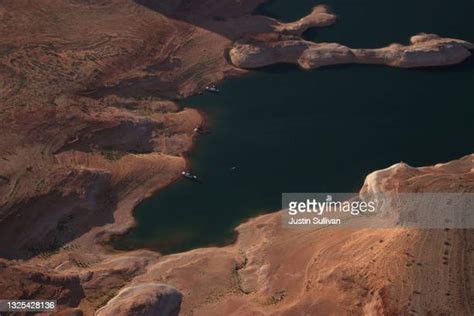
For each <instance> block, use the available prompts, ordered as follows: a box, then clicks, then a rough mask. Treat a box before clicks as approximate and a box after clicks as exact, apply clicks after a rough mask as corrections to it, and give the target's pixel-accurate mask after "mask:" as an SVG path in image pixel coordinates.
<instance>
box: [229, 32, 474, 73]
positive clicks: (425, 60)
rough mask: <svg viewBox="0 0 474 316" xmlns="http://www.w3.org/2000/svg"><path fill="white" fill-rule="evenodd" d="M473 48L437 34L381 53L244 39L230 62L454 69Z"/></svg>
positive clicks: (283, 40) (307, 66) (291, 39)
mask: <svg viewBox="0 0 474 316" xmlns="http://www.w3.org/2000/svg"><path fill="white" fill-rule="evenodd" d="M472 49H474V46H473V44H471V43H469V42H466V41H462V40H457V39H451V38H441V37H439V36H438V35H435V34H419V35H415V36H413V37H412V38H411V39H410V45H400V44H392V45H390V46H388V47H384V48H378V49H352V48H349V47H347V46H344V45H340V44H336V43H313V42H309V41H305V40H302V39H299V38H297V37H280V38H278V39H277V40H268V41H262V40H256V39H255V38H251V39H244V40H241V41H238V42H236V43H235V44H234V46H233V48H232V49H231V50H230V52H229V56H230V60H231V61H232V63H233V64H234V65H236V66H237V67H240V68H259V67H264V66H269V65H273V64H277V63H292V64H297V65H299V66H300V67H301V68H303V69H313V68H318V67H322V66H328V65H337V64H349V63H358V64H382V65H387V66H392V67H400V68H413V67H432V66H445V65H453V64H457V63H460V62H462V61H463V60H465V59H466V58H468V57H469V56H470V55H471V52H470V50H472Z"/></svg>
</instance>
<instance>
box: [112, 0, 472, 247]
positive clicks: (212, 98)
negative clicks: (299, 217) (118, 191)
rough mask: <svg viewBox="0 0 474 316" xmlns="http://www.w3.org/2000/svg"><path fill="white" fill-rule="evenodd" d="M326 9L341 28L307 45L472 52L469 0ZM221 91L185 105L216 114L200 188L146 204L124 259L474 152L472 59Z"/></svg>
mask: <svg viewBox="0 0 474 316" xmlns="http://www.w3.org/2000/svg"><path fill="white" fill-rule="evenodd" d="M316 3H317V2H316V1H309V0H305V1H303V0H302V1H299V2H298V4H295V1H289V0H287V1H283V0H280V1H277V2H272V3H270V4H269V5H266V6H265V7H262V8H260V9H259V12H260V13H261V12H265V13H266V14H269V15H274V16H277V17H279V18H282V19H285V20H292V19H295V18H298V17H300V16H302V15H304V14H305V13H306V12H308V11H309V9H310V8H311V7H312V6H313V5H314V4H316ZM326 3H328V4H330V5H331V6H332V8H333V9H334V11H335V12H337V13H338V14H339V15H340V17H341V21H339V23H338V24H337V25H335V26H333V27H330V28H328V29H325V30H318V31H313V32H309V33H308V34H307V36H308V37H309V38H312V39H316V40H322V41H338V42H341V43H344V44H348V45H351V46H357V47H362V46H364V47H375V46H380V45H385V44H387V43H390V42H392V41H403V42H407V40H408V37H409V36H410V35H412V34H415V33H417V32H421V31H425V32H436V33H439V34H441V35H445V36H453V37H459V38H463V39H466V40H471V41H474V27H473V21H474V7H473V3H474V2H473V1H472V0H458V1H454V2H449V3H447V2H446V1H433V0H422V1H418V0H417V1H413V0H412V1H400V0H398V1H376V0H363V1H362V0H361V1H349V0H334V1H329V2H326ZM220 88H221V91H222V92H221V94H220V95H203V96H197V97H193V98H191V99H188V100H185V101H183V102H182V103H183V104H186V105H188V106H192V107H196V108H199V109H200V110H203V111H204V112H205V113H207V115H208V116H209V122H210V125H211V126H210V127H211V128H212V130H213V133H211V134H209V135H206V136H203V137H201V138H200V139H199V140H198V141H197V144H196V147H195V149H194V150H193V151H192V153H190V159H191V164H192V169H193V171H194V172H195V173H197V174H198V175H199V176H200V177H201V178H202V180H203V184H197V183H193V182H190V181H187V180H181V181H179V182H177V183H175V184H173V185H171V186H170V187H168V188H167V189H165V190H163V191H161V192H159V193H158V194H156V195H155V196H154V197H152V198H150V199H148V200H147V201H145V202H143V203H142V204H141V205H139V207H138V208H137V209H136V211H135V215H136V217H137V219H138V223H139V225H138V227H137V228H135V229H133V230H132V231H131V232H130V233H129V234H127V235H126V236H124V237H123V238H121V239H119V240H117V241H116V242H115V246H116V247H118V248H120V249H134V248H142V247H145V248H151V249H155V250H158V251H161V252H163V253H170V252H179V251H184V250H189V249H192V248H196V247H202V246H207V245H222V244H225V243H226V242H229V241H231V240H232V238H233V236H234V234H233V228H234V227H235V226H236V225H238V224H239V223H241V222H242V221H243V220H244V219H246V218H249V217H251V216H254V215H256V214H259V213H263V212H269V211H274V210H278V209H279V208H280V203H281V202H280V200H281V193H282V192H355V191H357V190H358V189H359V188H360V186H361V185H362V182H363V179H364V177H365V175H367V173H369V172H371V171H373V170H376V169H380V168H385V167H387V166H389V165H391V164H393V163H396V162H399V161H405V162H407V163H409V164H411V165H414V166H422V165H428V164H433V163H437V162H442V161H448V160H451V159H455V158H459V157H461V156H463V155H466V154H469V153H472V152H474V141H473V135H474V107H473V104H474V103H473V101H474V61H473V58H471V59H469V60H468V61H467V62H465V63H463V64H461V65H457V66H454V67H445V68H437V69H422V70H420V69H418V70H401V69H393V68H387V67H381V66H380V67H379V66H364V65H351V66H338V67H328V68H324V69H320V70H315V71H310V72H303V71H299V70H298V69H296V68H295V67H291V66H277V67H272V68H269V69H265V70H262V71H258V72H255V73H253V74H251V75H248V76H245V77H243V78H237V79H232V80H226V81H225V82H224V83H222V84H221V85H220ZM232 166H237V167H238V169H237V171H235V172H232V171H231V170H230V168H231V167H232Z"/></svg>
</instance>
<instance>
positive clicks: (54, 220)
mask: <svg viewBox="0 0 474 316" xmlns="http://www.w3.org/2000/svg"><path fill="white" fill-rule="evenodd" d="M89 180H90V182H91V183H90V185H89V187H87V188H85V190H88V191H89V192H88V193H86V194H85V196H80V195H78V194H76V193H73V194H69V195H68V196H63V195H64V193H63V192H60V191H58V192H52V193H50V194H47V195H44V196H40V197H37V198H34V199H32V200H29V201H25V202H23V203H21V204H20V205H18V206H17V207H16V210H15V211H13V212H11V213H10V214H11V215H10V216H8V217H6V218H5V219H3V220H2V222H3V223H2V227H3V228H2V230H1V232H0V257H2V258H5V259H24V260H25V259H29V258H32V257H35V256H38V257H40V258H42V259H47V258H48V257H49V256H51V255H54V254H56V253H58V252H59V251H60V250H66V251H67V250H70V249H69V248H71V249H74V247H75V246H74V245H67V246H65V244H67V243H68V242H70V241H73V240H75V239H77V238H78V237H80V236H82V235H84V234H85V233H87V232H89V231H90V230H91V229H92V228H93V227H96V226H103V225H106V224H110V223H113V222H114V217H113V212H114V211H115V209H116V207H117V201H118V197H117V194H116V193H115V191H116V190H113V189H112V188H110V186H109V184H108V182H109V181H108V179H96V178H94V179H87V181H89ZM23 227H31V229H28V230H25V229H22V228H23ZM77 264H78V265H84V266H87V263H77Z"/></svg>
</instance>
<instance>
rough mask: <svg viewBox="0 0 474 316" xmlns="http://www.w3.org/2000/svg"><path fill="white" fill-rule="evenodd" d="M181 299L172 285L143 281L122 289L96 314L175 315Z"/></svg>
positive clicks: (104, 315)
mask: <svg viewBox="0 0 474 316" xmlns="http://www.w3.org/2000/svg"><path fill="white" fill-rule="evenodd" d="M181 299H182V295H181V293H179V292H178V291H177V290H176V289H174V288H172V287H169V286H167V285H164V284H158V283H143V284H140V285H136V286H132V287H126V288H124V289H122V290H121V291H120V292H119V293H118V294H117V296H115V297H114V298H113V299H111V300H110V301H109V302H108V303H107V305H105V306H104V307H102V308H100V309H99V310H98V311H97V313H96V315H97V316H109V315H133V316H161V315H163V316H165V315H166V316H177V315H178V314H179V309H180V305H181Z"/></svg>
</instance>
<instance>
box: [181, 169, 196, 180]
mask: <svg viewBox="0 0 474 316" xmlns="http://www.w3.org/2000/svg"><path fill="white" fill-rule="evenodd" d="M181 174H182V175H183V177H185V178H186V179H189V180H193V181H197V180H198V177H197V176H196V175H194V174H192V173H191V172H189V171H183V172H181Z"/></svg>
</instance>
